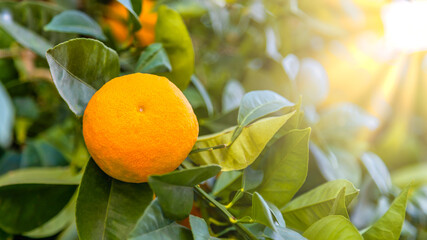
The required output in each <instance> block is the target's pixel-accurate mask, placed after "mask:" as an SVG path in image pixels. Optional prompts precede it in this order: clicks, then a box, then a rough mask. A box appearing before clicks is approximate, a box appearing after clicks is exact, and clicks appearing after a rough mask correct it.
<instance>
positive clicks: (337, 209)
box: [329, 187, 350, 219]
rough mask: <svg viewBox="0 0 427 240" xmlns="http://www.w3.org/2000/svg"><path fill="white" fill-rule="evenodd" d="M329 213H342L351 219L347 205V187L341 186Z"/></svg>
mask: <svg viewBox="0 0 427 240" xmlns="http://www.w3.org/2000/svg"><path fill="white" fill-rule="evenodd" d="M329 215H341V216H343V217H345V218H347V219H350V217H349V216H348V212H347V207H346V205H345V187H343V188H341V190H340V192H339V193H338V195H337V198H335V201H334V204H333V205H332V208H331V211H330V212H329Z"/></svg>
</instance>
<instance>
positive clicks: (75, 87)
mask: <svg viewBox="0 0 427 240" xmlns="http://www.w3.org/2000/svg"><path fill="white" fill-rule="evenodd" d="M264 2H265V4H263V3H262V1H253V2H250V3H246V2H242V3H240V2H239V1H224V2H223V3H220V1H205V2H199V1H156V2H154V1H149V0H144V1H138V0H134V1H133V0H132V1H129V0H128V1H126V0H118V1H61V0H57V1H49V2H44V1H43V2H40V1H22V2H15V1H2V2H0V19H1V20H0V35H1V38H0V48H1V51H0V57H1V58H0V80H1V84H0V107H1V115H0V146H1V147H0V174H1V175H0V239H28V238H31V239H33V238H48V239H60V240H64V239H82V240H86V239H88V240H91V239H314V240H316V239H319V240H320V239H322V240H323V239H331V240H335V239H367V240H369V239H399V237H400V236H401V232H402V228H403V226H405V225H406V226H410V227H414V226H417V227H418V228H419V229H420V232H422V231H424V230H422V229H423V226H424V225H423V224H424V223H423V222H421V223H420V221H418V219H416V218H415V217H413V216H415V215H410V217H409V218H408V217H406V218H405V213H406V208H407V203H408V202H409V204H410V206H412V207H413V208H412V209H413V212H412V213H414V212H417V211H416V209H418V208H421V209H422V204H421V203H422V202H421V200H423V199H424V198H423V197H425V191H423V188H418V187H419V186H421V185H422V181H423V179H421V180H420V182H417V183H416V184H415V185H417V186H416V187H417V191H416V194H414V195H413V196H412V197H411V198H410V201H408V195H409V193H410V185H409V183H410V182H411V181H410V179H409V178H408V177H407V176H408V175H410V174H412V173H413V172H414V171H411V172H410V173H407V172H406V173H401V174H400V175H399V176H398V177H400V178H397V180H395V179H393V182H392V180H391V177H390V173H389V172H388V168H387V166H386V165H385V164H384V162H383V161H382V160H381V158H380V157H379V156H377V155H376V154H374V153H372V152H369V150H370V149H369V147H367V138H366V135H365V133H366V132H371V131H373V130H374V129H375V128H376V126H377V123H376V121H375V119H374V118H373V117H372V116H371V115H369V114H368V113H367V112H365V111H364V110H363V109H362V108H361V107H359V106H357V105H354V104H349V103H344V104H341V105H337V106H333V107H324V108H322V107H321V103H322V102H323V100H324V99H325V98H326V97H327V95H328V88H327V85H328V82H327V75H326V74H325V69H324V67H323V66H322V64H321V63H319V62H318V61H316V60H314V59H312V58H308V57H306V56H308V54H307V52H305V50H304V49H303V50H301V49H302V47H304V46H306V45H307V44H308V43H307V42H306V41H301V36H306V35H310V34H313V32H315V33H316V34H317V33H319V32H320V33H321V36H322V37H324V38H332V37H335V36H336V35H334V34H336V30H337V29H336V28H335V27H331V26H330V25H328V24H327V21H321V20H319V21H317V20H316V17H319V16H317V15H316V14H319V15H320V16H321V15H322V14H321V13H318V12H315V11H314V10H313V9H311V8H309V7H308V8H307V11H308V12H309V14H307V13H306V12H304V11H302V10H301V9H300V8H299V7H298V5H297V4H296V1H269V2H267V1H264ZM302 2H304V1H302ZM325 2H329V1H325ZM325 4H326V5H327V6H329V5H328V4H327V3H325ZM279 6H285V7H283V8H282V9H281V10H279ZM302 6H304V4H303V3H302ZM329 7H330V6H329ZM325 9H327V8H325ZM311 11H312V12H311ZM313 16H314V17H313ZM319 18H320V17H319ZM279 20H280V21H279ZM295 22H302V23H304V24H306V25H301V26H304V27H305V28H301V27H295V24H294V23H295ZM300 24H301V23H300ZM308 28H309V29H312V31H313V32H309V33H307V32H305V30H304V29H308ZM278 29H286V30H284V31H279V30H278ZM292 31H297V32H298V33H299V34H300V35H299V36H298V37H294V38H292V36H291V35H289V32H292ZM286 34H288V35H286ZM279 35H280V36H281V37H282V38H284V37H285V36H286V37H287V38H289V41H288V42H287V43H288V44H287V45H285V46H278V44H277V42H276V40H275V39H278V38H279ZM303 39H305V38H303ZM291 50H292V51H295V52H297V51H300V52H302V53H301V54H300V55H299V56H300V58H298V57H297V56H296V55H293V54H289V55H286V56H285V57H283V56H282V53H283V52H290V51H291ZM245 89H246V90H245ZM337 119H340V121H337ZM336 122H339V123H341V124H335V123H336ZM357 159H360V160H361V161H358V160H357ZM419 175H421V174H419ZM359 189H361V190H359ZM359 195H361V196H359ZM411 201H412V203H411ZM417 201H419V202H417ZM417 203H418V205H417ZM411 204H412V205H411ZM414 209H415V210H414ZM417 216H421V217H420V218H422V216H423V215H422V214H419V215H417ZM414 219H415V220H414ZM409 220H410V221H411V223H409V222H408V221H409ZM417 221H418V222H417ZM404 223H405V224H404ZM410 227H406V230H405V228H403V229H404V230H405V231H403V233H404V234H403V236H406V235H405V234H407V232H408V231H409V230H410V229H411V228H410ZM417 227H414V228H417ZM408 229H409V230H408ZM417 234H419V235H420V234H421V233H416V234H415V235H417ZM409 235H411V234H409ZM409 235H408V236H409ZM413 235H414V234H413ZM420 236H422V235H420Z"/></svg>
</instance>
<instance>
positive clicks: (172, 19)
mask: <svg viewBox="0 0 427 240" xmlns="http://www.w3.org/2000/svg"><path fill="white" fill-rule="evenodd" d="M155 34H156V42H159V43H162V44H163V47H164V48H165V50H166V52H167V53H168V56H169V60H170V62H171V64H172V72H170V73H162V74H161V75H163V76H165V77H167V78H168V79H169V80H171V81H172V82H173V83H174V84H175V85H176V86H177V87H179V89H181V90H184V89H185V88H186V87H187V85H188V83H189V82H190V80H191V75H192V74H193V71H194V50H193V44H192V42H191V38H190V35H189V34H188V31H187V28H186V27H185V24H184V21H183V20H182V18H181V16H180V15H179V13H178V12H176V11H175V10H173V9H170V8H168V7H167V6H164V5H162V6H160V7H159V9H158V19H157V23H156V30H155Z"/></svg>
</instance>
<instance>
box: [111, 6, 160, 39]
mask: <svg viewBox="0 0 427 240" xmlns="http://www.w3.org/2000/svg"><path fill="white" fill-rule="evenodd" d="M154 5H155V2H154V1H152V0H142V11H141V14H140V15H139V21H140V22H141V25H142V27H141V29H140V30H138V31H137V32H136V33H135V38H136V42H137V45H139V46H142V47H145V46H148V45H150V44H152V43H154V41H155V27H156V22H157V13H156V12H153V8H154ZM129 17H130V14H129V13H128V11H127V9H126V8H125V7H124V6H123V5H122V4H120V3H119V2H117V1H113V2H112V3H110V4H108V5H107V8H106V17H105V18H104V23H105V25H107V26H108V27H109V29H110V31H111V33H112V35H113V37H114V38H115V39H116V40H117V41H118V42H121V43H125V44H128V43H129V40H132V39H133V36H132V34H131V32H130V29H129V26H128V25H127V22H128V21H129Z"/></svg>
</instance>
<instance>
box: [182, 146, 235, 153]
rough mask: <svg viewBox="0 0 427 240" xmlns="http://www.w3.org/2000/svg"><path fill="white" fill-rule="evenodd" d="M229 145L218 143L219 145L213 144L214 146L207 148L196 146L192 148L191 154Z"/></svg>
mask: <svg viewBox="0 0 427 240" xmlns="http://www.w3.org/2000/svg"><path fill="white" fill-rule="evenodd" d="M228 146H229V145H228V144H221V145H217V146H213V147H207V148H196V149H193V150H191V152H190V154H193V153H198V152H204V151H212V150H215V149H221V148H227V147H228Z"/></svg>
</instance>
